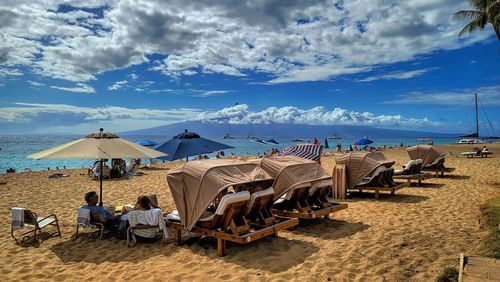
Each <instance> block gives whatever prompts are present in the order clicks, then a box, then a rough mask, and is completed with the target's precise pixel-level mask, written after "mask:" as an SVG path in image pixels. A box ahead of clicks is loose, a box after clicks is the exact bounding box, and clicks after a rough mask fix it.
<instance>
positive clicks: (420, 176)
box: [392, 173, 432, 186]
mask: <svg viewBox="0 0 500 282" xmlns="http://www.w3.org/2000/svg"><path fill="white" fill-rule="evenodd" d="M431 177H432V174H429V173H419V174H410V175H394V176H393V177H392V178H393V179H402V180H406V183H408V186H411V181H412V180H414V181H417V186H421V184H422V181H423V180H426V179H429V178H431Z"/></svg>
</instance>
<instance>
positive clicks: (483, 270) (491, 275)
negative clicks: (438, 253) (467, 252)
mask: <svg viewBox="0 0 500 282" xmlns="http://www.w3.org/2000/svg"><path fill="white" fill-rule="evenodd" d="M459 273H460V274H459V276H458V281H459V282H461V281H500V260H498V259H494V258H487V257H478V256H464V255H463V254H462V255H460V270H459Z"/></svg>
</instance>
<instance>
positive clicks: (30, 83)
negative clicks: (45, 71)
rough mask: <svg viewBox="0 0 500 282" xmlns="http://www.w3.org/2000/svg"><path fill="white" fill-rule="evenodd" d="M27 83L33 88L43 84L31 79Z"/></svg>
mask: <svg viewBox="0 0 500 282" xmlns="http://www.w3.org/2000/svg"><path fill="white" fill-rule="evenodd" d="M28 84H29V85H30V86H31V87H34V88H37V87H42V86H45V83H41V82H37V81H32V80H28Z"/></svg>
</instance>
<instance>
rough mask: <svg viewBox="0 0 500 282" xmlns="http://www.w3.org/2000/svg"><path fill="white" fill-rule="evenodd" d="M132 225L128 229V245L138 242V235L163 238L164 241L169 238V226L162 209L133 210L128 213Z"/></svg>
mask: <svg viewBox="0 0 500 282" xmlns="http://www.w3.org/2000/svg"><path fill="white" fill-rule="evenodd" d="M128 221H129V223H130V227H129V228H128V230H127V246H129V247H132V246H134V245H135V243H137V241H138V240H137V236H141V237H143V238H150V239H154V238H162V241H163V243H166V242H167V240H168V232H167V227H166V225H165V220H164V219H163V213H162V211H161V209H150V210H147V211H131V212H129V213H128Z"/></svg>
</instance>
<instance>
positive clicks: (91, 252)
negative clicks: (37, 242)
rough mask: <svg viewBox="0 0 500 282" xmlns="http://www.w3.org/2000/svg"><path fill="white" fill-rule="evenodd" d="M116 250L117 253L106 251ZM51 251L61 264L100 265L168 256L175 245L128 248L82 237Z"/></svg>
mask: <svg viewBox="0 0 500 282" xmlns="http://www.w3.org/2000/svg"><path fill="white" fill-rule="evenodd" d="M117 245H119V246H117ZM116 249H118V250H119V252H115V251H108V250H116ZM139 249H140V250H139ZM144 249H146V250H144ZM51 250H52V252H53V253H54V254H55V255H57V256H58V257H59V258H60V259H61V261H62V262H89V263H95V264H101V263H104V262H111V263H118V262H140V261H143V260H144V259H147V258H150V257H155V256H170V255H172V254H173V253H175V252H176V250H177V249H176V246H175V244H168V245H164V244H162V243H161V242H160V241H156V242H151V243H141V244H137V245H136V246H135V247H133V248H129V247H127V242H126V241H116V240H94V239H89V238H84V237H82V238H78V239H77V240H73V239H70V240H67V241H64V242H61V243H58V244H56V245H53V246H52V247H51Z"/></svg>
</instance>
